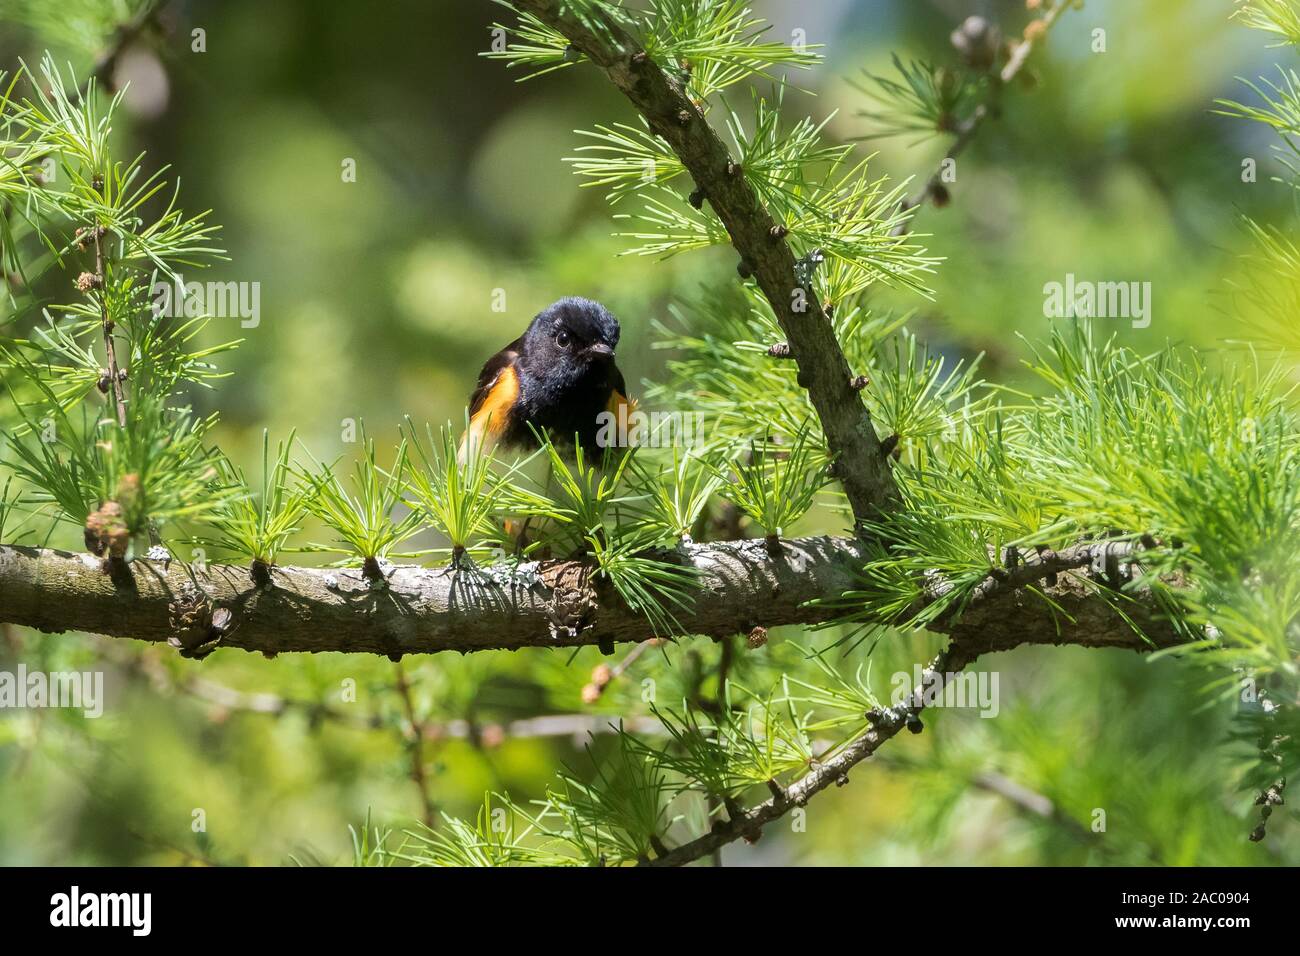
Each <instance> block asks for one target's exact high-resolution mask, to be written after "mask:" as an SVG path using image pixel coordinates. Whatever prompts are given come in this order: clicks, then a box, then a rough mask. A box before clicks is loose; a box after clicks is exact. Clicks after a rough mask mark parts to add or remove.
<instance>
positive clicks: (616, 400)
mask: <svg viewBox="0 0 1300 956" xmlns="http://www.w3.org/2000/svg"><path fill="white" fill-rule="evenodd" d="M605 411H607V412H612V413H613V414H614V416H615V417H616V419H617V420H621V421H627V419H628V416H630V415H631V414H632V413H633V412H634V411H636V399H635V398H628V397H627V396H626V395H624V394H623V393H622V392H620V391H619V390H618V389H614V390H613V391H612V392H610V394H609V404H608V405H606V406H605Z"/></svg>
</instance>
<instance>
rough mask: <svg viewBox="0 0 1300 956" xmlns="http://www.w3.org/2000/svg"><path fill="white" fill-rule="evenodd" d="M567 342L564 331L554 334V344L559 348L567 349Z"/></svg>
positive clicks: (567, 334)
mask: <svg viewBox="0 0 1300 956" xmlns="http://www.w3.org/2000/svg"><path fill="white" fill-rule="evenodd" d="M569 341H570V339H569V333H568V332H566V331H564V329H560V331H558V332H556V333H555V344H556V345H558V346H559V347H560V348H562V349H567V348H568V347H569Z"/></svg>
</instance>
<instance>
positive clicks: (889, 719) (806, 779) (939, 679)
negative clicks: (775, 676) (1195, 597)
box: [650, 575, 1182, 866]
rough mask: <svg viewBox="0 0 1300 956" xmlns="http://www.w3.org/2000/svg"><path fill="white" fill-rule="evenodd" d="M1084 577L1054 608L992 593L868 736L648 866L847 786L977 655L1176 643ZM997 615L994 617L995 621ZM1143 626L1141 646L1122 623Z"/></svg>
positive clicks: (691, 853) (707, 850)
mask: <svg viewBox="0 0 1300 956" xmlns="http://www.w3.org/2000/svg"><path fill="white" fill-rule="evenodd" d="M1095 589H1096V585H1095V584H1094V583H1093V582H1091V581H1090V580H1089V579H1087V578H1086V576H1083V575H1079V576H1075V575H1070V576H1067V577H1063V578H1062V579H1061V580H1060V581H1059V582H1058V583H1057V585H1056V586H1055V587H1053V588H1050V589H1049V596H1050V598H1051V599H1052V601H1053V603H1055V604H1056V605H1057V606H1058V607H1059V608H1060V609H1061V611H1060V612H1053V610H1052V607H1051V606H1050V605H1049V604H1048V603H1047V602H1046V601H1044V600H1043V599H1042V598H1041V597H1038V596H1032V595H1030V594H1028V593H1027V592H1026V591H1024V590H1023V589H1015V590H1008V591H1003V592H997V593H996V594H995V595H994V596H992V597H990V598H988V599H987V600H985V601H982V602H980V604H979V607H980V610H981V612H982V613H981V614H980V615H977V616H980V617H982V618H983V620H982V622H981V623H978V624H973V625H967V623H966V620H965V618H964V617H963V618H962V619H961V622H960V625H959V626H958V627H956V628H954V629H953V632H952V641H951V642H950V643H949V645H948V648H947V649H946V650H945V651H944V652H943V653H941V654H939V655H938V656H937V657H936V658H935V659H934V660H933V661H932V662H931V663H930V665H929V667H927V668H926V670H925V672H924V674H923V675H922V679H921V683H920V685H919V686H918V687H917V688H916V689H915V690H914V691H913V692H912V694H911V695H910V696H909V697H908V698H907V700H905V701H903V703H901V704H899V705H898V706H896V707H890V708H887V709H882V710H879V711H875V712H873V713H872V714H871V715H870V718H871V724H872V726H871V729H870V730H868V731H867V732H866V733H864V734H862V735H861V736H859V737H857V738H856V739H855V740H853V741H852V742H850V743H849V744H848V745H847V746H845V747H844V748H843V749H842V750H840V751H839V752H837V753H836V754H834V755H833V756H832V757H830V758H828V759H826V760H819V761H817V762H816V763H815V765H814V766H813V768H812V769H811V770H809V771H808V773H806V774H805V775H804V776H803V777H801V778H799V779H798V780H796V781H795V782H794V783H792V784H791V785H790V786H788V787H786V788H784V790H783V791H781V792H780V793H776V794H773V796H772V797H771V798H770V799H768V800H765V801H764V802H762V803H760V804H758V805H757V806H755V807H753V808H751V809H749V810H745V811H741V812H738V813H736V814H735V815H734V816H731V817H730V818H729V819H728V820H726V821H723V822H719V823H716V824H714V826H713V829H712V830H710V831H709V832H708V833H706V834H704V835H703V836H700V837H698V838H696V839H694V840H691V841H690V842H688V843H683V844H682V845H681V846H679V847H677V848H675V849H673V850H670V851H669V852H668V853H666V854H665V855H663V856H661V857H657V858H656V859H654V860H652V861H650V865H652V866H682V865H684V864H687V863H692V862H694V861H696V860H699V859H703V858H704V857H706V856H710V855H712V854H713V853H715V852H716V851H718V850H719V849H720V848H722V847H723V846H725V845H727V844H728V843H732V842H734V841H736V840H738V839H741V838H744V839H747V840H750V841H751V842H752V841H754V840H757V839H758V837H759V834H760V833H761V831H762V829H763V827H764V826H766V825H767V824H769V823H771V822H772V821H773V820H776V819H779V818H780V817H783V816H784V815H785V814H786V813H788V812H789V811H790V810H791V809H793V808H794V807H801V806H804V805H805V804H806V803H807V802H808V801H809V800H810V799H812V798H813V797H814V796H816V795H817V794H818V793H819V792H821V791H822V790H825V789H826V788H827V787H829V786H830V785H831V784H832V783H833V784H836V785H838V786H843V785H844V784H846V783H848V772H849V771H850V770H851V769H853V768H854V767H856V766H857V765H858V764H859V763H861V762H862V761H864V760H866V759H867V758H868V757H870V756H871V755H872V754H874V753H875V752H876V751H877V750H878V749H880V747H881V746H882V745H883V744H884V743H885V742H886V741H888V740H890V739H891V738H893V737H894V736H896V735H897V734H898V733H899V731H901V730H902V729H903V728H904V727H906V726H908V723H909V719H910V718H912V717H914V716H915V715H917V714H919V713H920V712H921V711H922V710H923V709H924V708H925V693H926V692H927V688H929V693H931V694H935V693H940V694H941V693H942V689H943V687H944V685H945V683H946V681H947V678H948V677H949V676H951V675H954V674H956V673H957V672H959V671H961V670H962V669H964V668H965V667H967V666H969V665H970V664H971V663H973V662H974V661H975V660H976V659H977V658H978V657H980V656H981V655H983V654H987V653H992V652H995V651H1006V650H1011V649H1012V648H1014V647H1019V646H1021V645H1022V644H1076V645H1080V646H1084V647H1114V648H1127V649H1129V650H1135V651H1146V650H1152V649H1155V648H1157V647H1169V646H1172V645H1174V644H1178V643H1180V642H1181V640H1182V639H1181V637H1180V636H1179V635H1178V634H1177V632H1176V631H1175V630H1174V629H1173V628H1172V627H1171V626H1169V625H1168V624H1167V623H1165V622H1164V621H1163V619H1161V618H1159V617H1158V615H1156V614H1155V613H1154V610H1153V608H1152V607H1151V606H1150V605H1149V604H1148V603H1147V602H1143V601H1140V600H1139V601H1134V602H1132V606H1131V607H1128V606H1126V607H1125V614H1123V615H1121V614H1120V613H1119V612H1118V611H1116V610H1115V609H1114V607H1112V606H1111V604H1110V602H1108V601H1106V600H1102V599H1100V598H1099V597H1098V595H1097V594H1096V590H1095ZM997 615H1000V617H999V616H997ZM1125 617H1128V618H1129V619H1130V620H1132V621H1134V622H1135V623H1138V622H1140V623H1144V624H1146V625H1147V627H1149V628H1150V630H1148V631H1144V633H1145V635H1146V636H1145V639H1144V638H1143V637H1142V636H1140V635H1139V634H1138V633H1137V632H1136V631H1134V630H1133V627H1132V626H1131V625H1130V624H1129V623H1128V621H1126V620H1125Z"/></svg>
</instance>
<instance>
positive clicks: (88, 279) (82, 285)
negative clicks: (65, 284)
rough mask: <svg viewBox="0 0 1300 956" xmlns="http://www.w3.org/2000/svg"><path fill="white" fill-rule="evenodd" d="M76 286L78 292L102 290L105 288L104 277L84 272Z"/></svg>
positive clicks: (78, 277) (78, 278)
mask: <svg viewBox="0 0 1300 956" xmlns="http://www.w3.org/2000/svg"><path fill="white" fill-rule="evenodd" d="M76 286H77V291H78V292H89V291H90V290H91V289H102V288H103V287H104V277H103V276H101V275H98V274H97V273H94V272H83V273H82V274H81V275H79V276H77V281H76Z"/></svg>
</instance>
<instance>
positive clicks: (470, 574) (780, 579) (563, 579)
mask: <svg viewBox="0 0 1300 956" xmlns="http://www.w3.org/2000/svg"><path fill="white" fill-rule="evenodd" d="M782 544H783V552H782V554H780V555H779V556H777V557H773V556H772V555H770V554H769V553H768V551H767V549H766V548H765V547H764V545H763V542H762V541H735V542H723V543H717V544H709V545H691V546H688V547H685V548H683V549H681V550H680V551H676V552H668V553H667V554H666V555H665V557H668V556H674V555H675V556H676V557H675V559H676V560H678V561H680V562H681V563H682V564H683V565H684V566H687V567H690V568H692V569H693V570H694V571H695V572H696V573H697V575H698V583H699V592H698V595H699V596H698V598H697V600H696V601H695V603H694V607H693V609H692V610H691V611H689V612H679V613H678V615H677V616H678V620H679V622H680V624H681V626H682V630H683V631H684V632H685V633H689V634H703V635H708V636H713V637H725V636H728V635H732V634H738V633H746V632H748V631H750V630H751V629H753V628H754V627H756V626H759V625H762V626H764V627H772V626H776V625H780V624H807V623H816V622H818V621H821V620H824V619H826V618H827V617H828V612H827V611H826V610H825V609H820V608H817V607H808V606H805V605H806V604H807V602H809V601H812V600H814V599H817V598H827V597H833V596H838V595H840V594H842V593H843V592H844V591H846V590H849V589H850V588H851V587H853V585H854V581H855V574H856V573H857V571H858V570H859V569H860V568H861V566H862V564H863V563H864V562H865V560H866V559H865V557H864V555H863V552H862V550H861V548H860V546H859V545H858V544H857V543H855V542H853V541H852V540H849V539H842V538H829V537H821V538H803V539H796V540H791V541H785V542H783V543H782ZM102 568H103V565H102V562H100V561H99V560H98V559H95V558H93V557H91V556H90V555H85V554H70V553H68V552H63V551H51V550H43V549H37V548H19V547H9V546H0V622H6V623H11V624H21V625H24V626H27V627H34V628H37V629H39V630H44V631H87V632H91V633H96V634H106V635H108V636H111V637H129V638H138V639H140V640H145V641H170V642H172V643H174V644H176V645H178V646H180V647H181V648H182V649H183V650H184V651H186V652H188V653H195V654H199V653H203V652H205V651H206V650H208V649H211V647H213V646H222V647H239V648H243V649H245V650H249V651H260V652H262V653H266V654H276V653H280V652H288V651H349V652H368V653H375V654H386V655H389V656H392V657H400V656H401V655H403V654H414V653H432V652H435V651H444V650H459V651H478V650H489V649H501V648H505V649H511V650H514V649H518V648H521V647H575V646H579V645H585V644H599V643H603V642H607V641H608V642H618V641H624V642H626V641H630V642H640V641H644V640H647V639H648V638H651V637H653V636H655V635H654V634H653V632H652V630H651V627H650V624H649V623H648V621H647V620H646V618H645V616H644V615H642V614H638V613H636V612H634V611H632V610H631V609H629V608H628V607H626V606H625V605H624V604H623V603H622V602H621V601H620V600H619V599H618V596H617V595H616V594H614V593H613V592H612V589H610V588H608V587H607V586H605V585H604V583H603V582H602V581H601V580H599V579H598V578H595V577H593V575H592V573H591V568H590V567H589V566H588V565H585V564H583V563H580V562H576V561H546V562H526V563H523V564H520V565H518V566H506V565H495V566H492V567H488V568H481V569H476V568H467V569H463V570H460V571H452V570H449V569H433V570H430V569H426V568H418V567H406V566H402V567H395V568H392V569H391V572H390V573H389V575H388V577H387V586H386V587H381V588H372V587H370V586H368V584H367V582H366V580H365V579H364V578H363V577H362V575H361V572H360V571H357V570H328V569H323V568H291V567H286V568H278V569H276V571H275V573H274V575H273V584H272V586H271V587H266V588H259V587H257V586H256V585H255V584H254V583H253V581H252V580H251V579H250V577H249V572H248V569H247V568H243V567H232V566H226V565H212V566H209V567H208V568H207V570H206V571H202V570H200V569H198V568H197V567H194V566H189V565H184V564H180V563H178V562H173V563H171V564H170V565H168V566H166V567H164V566H163V565H162V564H155V563H152V562H147V561H134V562H131V563H130V564H126V563H123V564H121V565H120V567H118V568H117V570H115V571H114V572H113V573H112V574H106V573H105V572H104V571H103V570H102Z"/></svg>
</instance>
